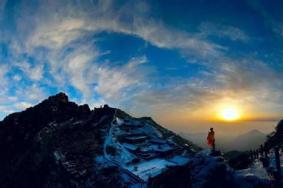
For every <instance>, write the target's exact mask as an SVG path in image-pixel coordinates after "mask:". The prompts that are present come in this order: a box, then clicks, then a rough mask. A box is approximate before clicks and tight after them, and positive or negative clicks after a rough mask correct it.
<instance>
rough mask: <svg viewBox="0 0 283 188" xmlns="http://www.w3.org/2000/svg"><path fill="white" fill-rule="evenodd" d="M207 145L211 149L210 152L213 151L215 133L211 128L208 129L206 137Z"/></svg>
mask: <svg viewBox="0 0 283 188" xmlns="http://www.w3.org/2000/svg"><path fill="white" fill-rule="evenodd" d="M207 144H208V145H209V146H210V147H212V151H215V132H214V131H213V128H210V131H209V132H208V135H207Z"/></svg>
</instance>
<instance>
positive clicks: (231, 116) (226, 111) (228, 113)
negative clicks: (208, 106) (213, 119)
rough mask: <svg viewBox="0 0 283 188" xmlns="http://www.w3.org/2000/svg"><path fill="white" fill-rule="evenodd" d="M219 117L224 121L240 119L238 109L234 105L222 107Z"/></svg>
mask: <svg viewBox="0 0 283 188" xmlns="http://www.w3.org/2000/svg"><path fill="white" fill-rule="evenodd" d="M219 118H220V119H221V120H224V121H236V120H239V119H240V111H239V109H237V108H236V107H224V108H222V109H221V110H220V111H219Z"/></svg>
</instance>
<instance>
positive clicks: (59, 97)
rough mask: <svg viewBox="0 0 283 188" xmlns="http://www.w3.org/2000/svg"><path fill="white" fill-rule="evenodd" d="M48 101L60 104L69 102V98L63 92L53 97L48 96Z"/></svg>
mask: <svg viewBox="0 0 283 188" xmlns="http://www.w3.org/2000/svg"><path fill="white" fill-rule="evenodd" d="M48 100H51V101H58V102H62V103H67V102H69V97H68V95H67V94H66V93H64V92H60V93H58V94H56V95H53V96H50V97H49V98H48Z"/></svg>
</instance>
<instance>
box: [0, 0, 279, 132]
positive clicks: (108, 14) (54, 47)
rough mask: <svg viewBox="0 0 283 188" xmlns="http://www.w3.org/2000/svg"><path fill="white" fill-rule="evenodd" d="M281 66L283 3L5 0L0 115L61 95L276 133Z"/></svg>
mask: <svg viewBox="0 0 283 188" xmlns="http://www.w3.org/2000/svg"><path fill="white" fill-rule="evenodd" d="M282 60H283V2H282V1H280V0H277V1H275V0H261V1H260V0H249V1H247V0H231V1H227V0H216V1H209V0H196V1H188V0H148V1H143V0H128V1H127V0H115V1H114V0H84V1H82V0H60V1H58V0H40V1H39V0H29V1H24V0H0V88H1V90H0V119H3V118H4V117H5V116H6V115H8V114H10V113H12V112H16V111H21V110H23V109H25V108H27V107H30V106H32V105H35V104H37V103H38V102H40V101H41V100H43V99H45V98H46V97H48V96H50V95H54V94H56V93H58V92H61V91H63V92H65V93H67V94H68V95H69V97H70V99H71V100H73V101H75V102H77V103H79V104H84V103H87V104H89V105H90V107H91V108H93V107H95V106H99V105H101V104H105V103H107V104H110V105H111V106H114V107H119V108H121V109H123V110H125V111H126V112H129V113H130V114H133V115H135V116H152V117H153V118H154V119H155V120H156V121H157V122H159V123H161V124H162V125H164V126H166V127H168V128H170V129H172V130H175V131H177V132H180V131H182V132H194V131H195V132H198V131H207V128H208V127H209V126H211V125H213V126H215V127H217V128H219V130H220V129H221V131H224V132H225V131H226V132H229V131H230V133H231V132H233V131H234V132H235V130H237V131H239V132H241V131H242V132H243V131H246V130H248V129H253V128H257V129H260V130H263V131H265V132H268V131H271V129H272V128H273V127H274V125H275V124H276V121H278V120H280V119H281V118H282V117H283V113H282V112H283V82H282V80H283V74H282V73H283V62H282ZM222 106H234V107H235V108H237V109H238V110H239V111H240V112H241V115H242V117H241V121H239V122H233V123H227V122H220V121H217V120H216V118H215V116H216V113H217V111H218V110H219V109H220V108H222Z"/></svg>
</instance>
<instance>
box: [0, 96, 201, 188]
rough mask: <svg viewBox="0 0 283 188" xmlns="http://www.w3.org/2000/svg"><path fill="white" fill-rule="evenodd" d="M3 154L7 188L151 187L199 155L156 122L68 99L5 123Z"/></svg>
mask: <svg viewBox="0 0 283 188" xmlns="http://www.w3.org/2000/svg"><path fill="white" fill-rule="evenodd" d="M0 148H1V155H0V185H1V187H3V188H5V187H9V188H13V187H15V188H16V187H17V188H18V187H40V188H42V187H43V188H44V187H46V188H47V187H52V188H57V187H58V188H59V187H60V188H61V187H64V188H68V187H128V186H137V185H139V186H146V185H148V186H149V184H148V182H160V181H161V180H162V178H161V180H160V177H163V176H164V177H166V179H167V180H168V178H169V180H170V177H171V178H174V177H173V176H170V175H168V174H170V170H172V169H174V170H176V169H177V171H178V170H179V171H184V169H179V168H180V167H182V166H186V165H188V162H189V160H190V156H192V155H193V154H194V153H195V152H196V151H197V150H198V149H199V148H198V147H196V146H194V145H193V144H191V143H190V142H189V141H187V140H184V139H182V138H181V137H179V136H178V135H176V134H174V133H173V132H171V131H169V130H167V129H164V128H163V127H161V126H160V125H158V124H157V123H155V122H154V121H153V120H152V119H151V118H147V117H145V118H133V117H131V116H130V115H128V114H126V113H125V112H123V111H121V110H119V109H115V108H111V107H109V106H107V105H105V106H104V107H101V108H95V109H94V110H90V109H89V107H88V105H82V106H79V105H77V104H75V103H73V102H70V101H69V99H68V96H67V95H65V94H64V93H59V94H57V95H55V96H52V97H49V98H48V99H46V100H44V101H43V102H41V103H40V104H38V105H36V106H34V107H31V108H29V109H27V110H25V111H23V112H19V113H14V114H11V115H9V116H7V117H6V118H5V119H4V120H3V121H2V122H0ZM162 174H165V175H162ZM155 177H158V178H159V179H158V181H157V180H156V181H155V180H154V178H155ZM175 180H176V178H175ZM189 181H190V180H189ZM187 183H188V182H187Z"/></svg>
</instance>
